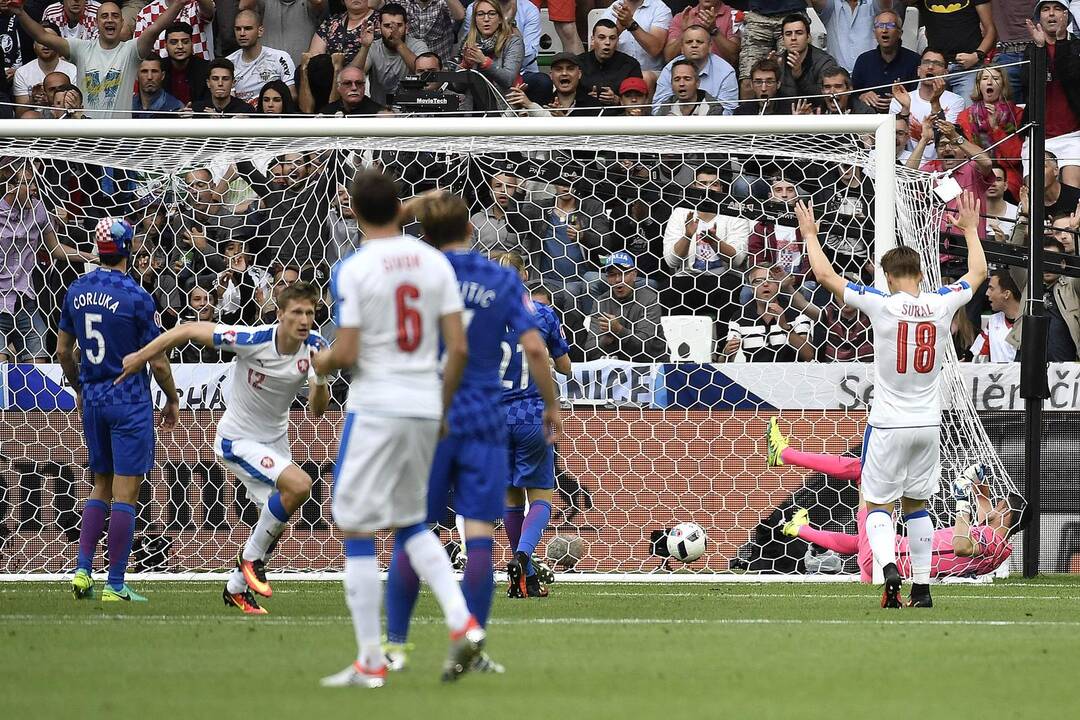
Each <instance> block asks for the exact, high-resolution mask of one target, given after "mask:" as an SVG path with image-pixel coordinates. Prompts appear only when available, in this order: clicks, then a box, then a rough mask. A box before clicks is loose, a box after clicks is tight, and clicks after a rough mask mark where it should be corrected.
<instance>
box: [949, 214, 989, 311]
mask: <svg viewBox="0 0 1080 720" xmlns="http://www.w3.org/2000/svg"><path fill="white" fill-rule="evenodd" d="M981 209H982V201H981V200H979V199H978V198H977V197H975V195H974V193H970V192H965V193H964V194H963V195H961V196H960V206H959V208H958V210H957V213H956V217H954V218H952V219H951V220H950V223H951V224H952V225H953V227H955V228H957V229H959V230H962V231H963V233H964V240H965V241H967V249H968V258H967V260H968V271H967V273H965V274H964V277H962V278H960V280H961V281H966V282H967V284H968V285H970V286H971V288H972V290H974V289H975V288H977V287H979V286H980V285H982V283H983V281H984V280H986V253H984V252H983V246H982V239H981V238H979V212H980V211H981Z"/></svg>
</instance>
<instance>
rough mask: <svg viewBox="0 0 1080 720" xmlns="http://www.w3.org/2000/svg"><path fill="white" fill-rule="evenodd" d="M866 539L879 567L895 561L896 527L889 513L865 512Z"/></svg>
mask: <svg viewBox="0 0 1080 720" xmlns="http://www.w3.org/2000/svg"><path fill="white" fill-rule="evenodd" d="M866 539H867V540H868V541H869V542H870V552H872V553H873V554H874V559H875V560H877V561H878V564H879V565H881V567H885V566H886V565H888V564H889V563H895V562H896V528H895V526H894V525H893V518H892V514H891V513H887V512H883V511H877V510H875V511H873V512H871V513H869V514H867V516H866Z"/></svg>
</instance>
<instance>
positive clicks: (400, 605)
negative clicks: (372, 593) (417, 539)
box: [386, 535, 420, 644]
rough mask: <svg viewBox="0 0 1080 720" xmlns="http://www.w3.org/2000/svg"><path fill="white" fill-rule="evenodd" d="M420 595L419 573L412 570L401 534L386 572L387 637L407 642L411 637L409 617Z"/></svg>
mask: <svg viewBox="0 0 1080 720" xmlns="http://www.w3.org/2000/svg"><path fill="white" fill-rule="evenodd" d="M419 595H420V577H419V576H418V575H417V574H416V571H415V570H413V566H412V563H410V562H409V556H408V555H407V554H406V552H405V542H404V541H403V540H402V539H401V536H400V535H398V536H397V538H395V540H394V554H393V555H392V556H391V557H390V571H389V572H388V573H387V576H386V639H387V641H389V642H392V643H399V644H404V643H405V642H406V641H407V640H408V638H409V620H410V619H411V618H412V612H413V608H414V607H416V598H417V597H418V596H419Z"/></svg>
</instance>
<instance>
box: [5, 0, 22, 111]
mask: <svg viewBox="0 0 1080 720" xmlns="http://www.w3.org/2000/svg"><path fill="white" fill-rule="evenodd" d="M23 55H24V53H23V40H22V32H20V30H19V19H18V18H17V17H16V16H15V13H14V11H13V10H12V9H11V6H10V2H7V3H0V63H2V64H3V66H4V67H3V68H2V69H3V75H0V84H2V85H5V87H4V89H5V90H6V91H10V90H11V85H10V83H11V79H12V77H13V76H14V75H15V68H17V67H19V66H20V65H22V64H23V63H24V62H26V59H25V58H24V57H23ZM9 99H10V98H9Z"/></svg>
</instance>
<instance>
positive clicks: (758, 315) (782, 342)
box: [717, 265, 814, 362]
mask: <svg viewBox="0 0 1080 720" xmlns="http://www.w3.org/2000/svg"><path fill="white" fill-rule="evenodd" d="M746 277H747V283H748V284H749V285H750V287H751V288H752V289H753V295H752V297H751V298H750V301H749V302H747V303H745V304H744V305H742V306H741V307H740V308H739V311H738V314H737V315H736V316H735V317H734V318H732V320H731V321H730V322H729V323H727V332H726V333H723V334H722V335H721V336H722V338H723V339H722V340H721V341H720V343H719V345H720V352H719V357H718V358H717V359H718V360H719V361H720V362H732V361H735V362H738V361H739V360H743V361H745V362H795V361H797V360H804V361H810V360H813V359H814V347H813V345H811V344H810V339H809V338H810V330H811V327H812V323H811V321H810V318H808V317H806V316H805V315H803V314H802V313H800V312H798V311H796V310H795V309H794V308H792V306H791V297H790V296H788V295H784V294H782V293H781V292H780V283H779V282H777V281H776V280H775V279H773V278H772V277H770V275H769V268H768V267H766V266H762V265H755V266H754V267H752V268H750V270H749V271H748V272H747V274H746ZM740 356H741V357H740Z"/></svg>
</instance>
